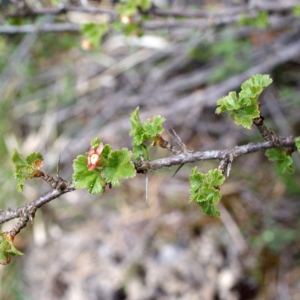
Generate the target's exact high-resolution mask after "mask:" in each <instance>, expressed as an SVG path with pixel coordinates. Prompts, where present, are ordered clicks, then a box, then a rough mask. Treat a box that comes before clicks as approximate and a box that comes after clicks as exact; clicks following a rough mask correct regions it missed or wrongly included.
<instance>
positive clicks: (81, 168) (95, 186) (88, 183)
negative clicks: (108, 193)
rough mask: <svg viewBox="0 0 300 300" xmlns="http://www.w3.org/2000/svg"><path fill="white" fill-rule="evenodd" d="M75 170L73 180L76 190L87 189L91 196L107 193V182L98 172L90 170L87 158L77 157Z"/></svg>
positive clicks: (74, 165) (74, 164) (74, 163)
mask: <svg viewBox="0 0 300 300" xmlns="http://www.w3.org/2000/svg"><path fill="white" fill-rule="evenodd" d="M73 169H74V173H73V175H72V180H73V183H74V186H75V188H76V189H87V190H88V191H89V193H91V194H102V193H103V192H104V191H105V185H106V182H105V180H104V179H103V177H102V176H101V174H100V172H99V171H98V170H91V171H89V170H88V165H87V157H86V156H84V155H79V156H77V158H76V159H75V160H74V162H73Z"/></svg>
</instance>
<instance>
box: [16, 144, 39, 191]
mask: <svg viewBox="0 0 300 300" xmlns="http://www.w3.org/2000/svg"><path fill="white" fill-rule="evenodd" d="M11 162H12V163H13V164H14V165H15V171H14V176H15V178H16V180H17V182H18V184H17V190H18V191H19V192H22V190H23V187H24V183H25V181H26V180H27V179H29V178H32V177H33V176H34V175H35V174H36V172H37V170H39V168H40V167H41V165H42V162H43V156H42V154H41V153H40V152H33V153H31V154H29V155H28V156H27V157H26V158H25V157H24V156H23V155H22V154H20V153H19V152H18V151H17V150H16V149H14V152H13V155H12V158H11Z"/></svg>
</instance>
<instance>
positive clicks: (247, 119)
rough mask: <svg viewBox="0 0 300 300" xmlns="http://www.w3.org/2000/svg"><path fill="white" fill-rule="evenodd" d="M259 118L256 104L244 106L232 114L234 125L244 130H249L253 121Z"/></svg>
mask: <svg viewBox="0 0 300 300" xmlns="http://www.w3.org/2000/svg"><path fill="white" fill-rule="evenodd" d="M258 117H259V110H258V106H257V104H255V105H252V106H246V107H243V108H240V109H239V110H237V112H236V113H235V114H234V118H235V123H236V124H237V125H242V126H243V127H244V128H247V129H251V127H252V123H253V121H252V120H253V119H254V118H258Z"/></svg>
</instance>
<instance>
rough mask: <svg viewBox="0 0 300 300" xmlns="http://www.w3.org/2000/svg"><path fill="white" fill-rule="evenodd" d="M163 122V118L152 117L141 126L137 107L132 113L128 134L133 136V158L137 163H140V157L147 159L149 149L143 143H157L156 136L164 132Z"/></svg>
mask: <svg viewBox="0 0 300 300" xmlns="http://www.w3.org/2000/svg"><path fill="white" fill-rule="evenodd" d="M165 120H166V119H165V118H164V117H161V116H154V117H153V118H152V119H151V120H147V121H146V122H145V123H144V125H143V124H142V123H141V120H140V117H139V107H137V108H136V109H135V111H134V112H132V114H131V117H130V123H131V131H130V133H129V134H130V135H133V143H132V145H133V156H134V158H135V159H136V160H137V161H140V156H143V157H144V158H145V159H149V154H148V150H149V147H147V146H146V144H145V143H147V142H151V143H153V142H155V141H157V136H158V135H159V134H161V133H162V132H163V130H164V128H163V126H162V123H163V122H165ZM150 147H151V146H150Z"/></svg>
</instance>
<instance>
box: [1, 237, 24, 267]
mask: <svg viewBox="0 0 300 300" xmlns="http://www.w3.org/2000/svg"><path fill="white" fill-rule="evenodd" d="M0 238H1V239H0V264H1V265H7V264H9V262H10V256H16V255H20V256H24V253H22V252H20V251H19V250H18V249H16V248H15V246H14V244H13V241H12V240H11V239H10V238H9V237H8V236H7V234H5V233H0Z"/></svg>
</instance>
